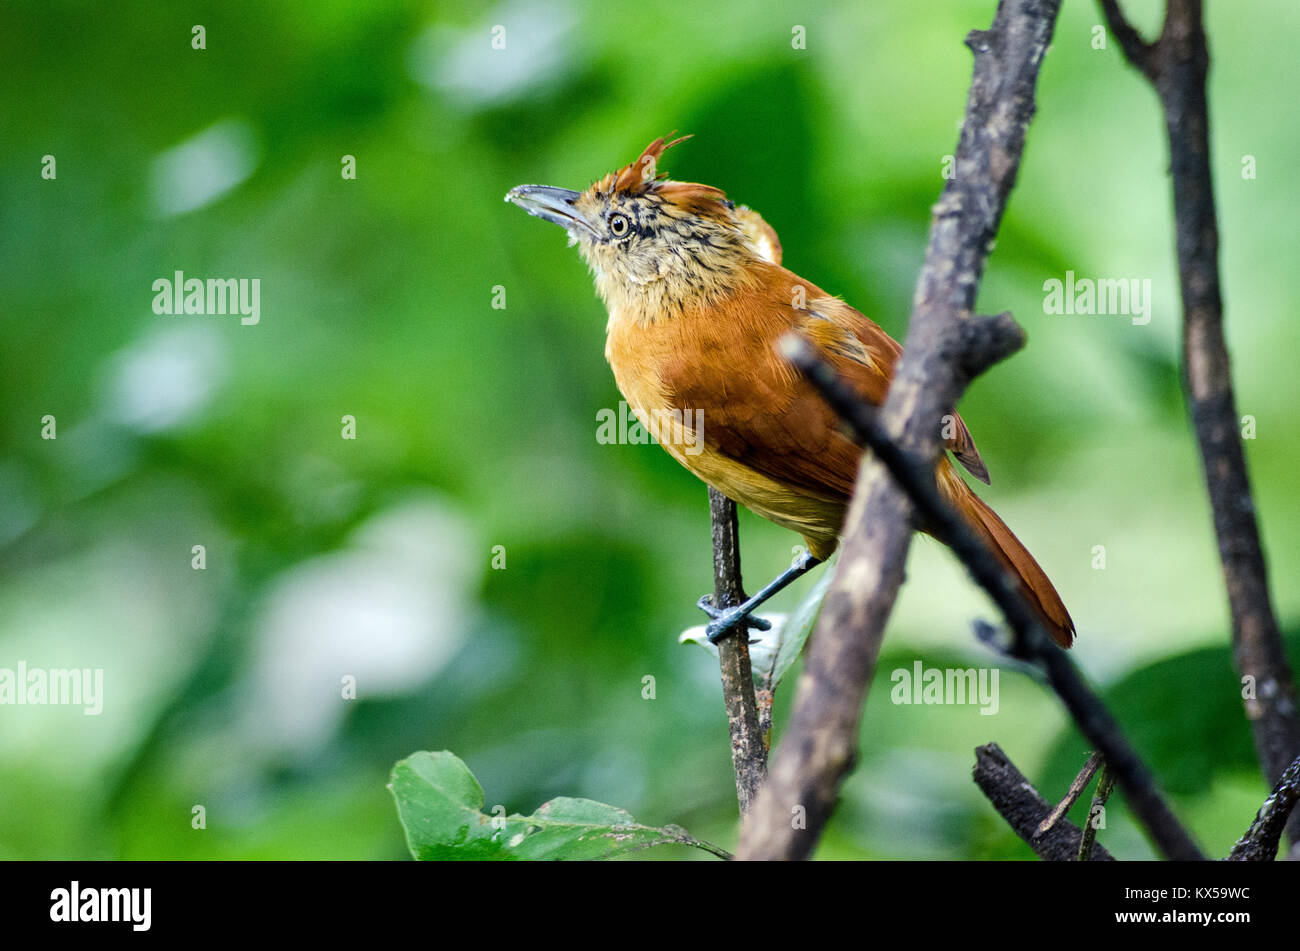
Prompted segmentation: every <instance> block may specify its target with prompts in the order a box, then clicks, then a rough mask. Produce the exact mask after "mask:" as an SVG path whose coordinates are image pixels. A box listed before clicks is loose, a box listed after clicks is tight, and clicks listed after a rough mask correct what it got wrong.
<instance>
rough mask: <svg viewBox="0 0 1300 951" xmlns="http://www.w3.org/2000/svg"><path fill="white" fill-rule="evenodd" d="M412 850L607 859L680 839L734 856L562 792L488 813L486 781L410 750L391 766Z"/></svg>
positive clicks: (451, 759) (452, 759) (444, 756)
mask: <svg viewBox="0 0 1300 951" xmlns="http://www.w3.org/2000/svg"><path fill="white" fill-rule="evenodd" d="M388 788H389V790H391V792H392V794H393V798H394V799H395V800H396V801H397V814H398V816H399V817H400V818H401V820H402V827H403V828H404V829H405V830H406V844H407V846H408V847H409V848H410V850H411V855H412V856H414V857H415V858H416V859H419V860H421V861H431V860H446V859H488V860H512V859H607V858H612V857H613V856H616V855H623V854H626V853H628V852H635V851H638V850H640V849H646V848H650V847H651V846H654V845H665V844H678V845H689V846H693V847H695V848H697V849H703V850H704V851H705V852H710V853H712V854H714V855H717V856H719V857H720V858H729V856H728V855H727V853H726V852H724V851H723V850H722V849H719V848H718V847H717V846H714V845H711V844H709V843H707V842H703V841H701V840H699V839H696V838H694V837H692V836H691V835H689V834H688V833H687V832H686V830H685V829H682V828H680V827H678V826H671V825H670V826H663V827H662V828H655V827H653V826H645V825H641V824H639V823H638V822H636V820H635V819H633V818H632V816H631V815H630V814H629V813H628V812H627V811H625V810H623V809H619V808H618V807H616V806H609V805H606V804H605V803H603V802H594V801H592V800H590V799H571V798H568V797H560V798H558V799H552V800H551V801H550V802H547V803H543V804H542V805H541V806H540V807H539V808H538V809H537V811H536V812H534V813H533V814H532V815H531V816H520V815H511V816H491V815H486V814H485V813H484V812H483V804H484V797H483V787H482V786H480V785H479V784H478V780H477V779H475V778H474V774H473V773H471V772H470V771H469V767H467V766H466V765H465V764H464V763H463V762H462V761H461V760H460V758H459V757H457V756H455V755H454V754H452V753H448V752H445V751H444V752H441V753H427V752H421V753H413V754H412V755H410V756H408V757H407V758H406V759H404V760H401V761H400V762H398V763H397V765H395V766H394V767H393V773H392V781H391V782H390V783H389V786H388Z"/></svg>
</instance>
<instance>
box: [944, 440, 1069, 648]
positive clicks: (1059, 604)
mask: <svg viewBox="0 0 1300 951" xmlns="http://www.w3.org/2000/svg"><path fill="white" fill-rule="evenodd" d="M940 470H941V472H940V477H939V488H940V489H941V490H942V491H943V493H944V494H945V495H947V496H949V498H951V499H952V501H954V502H955V503H956V504H957V506H958V508H960V509H961V511H962V514H964V515H965V516H966V518H967V519H968V520H969V521H970V523H971V525H973V526H974V527H975V528H976V529H977V530H978V531H979V532H980V534H981V535H983V536H984V537H985V538H986V539H987V540H988V541H990V542H992V548H993V550H994V551H995V552H996V553H997V555H998V557H999V559H1000V560H1001V561H1002V564H1003V565H1005V566H1006V567H1007V568H1009V569H1010V570H1011V571H1012V572H1013V573H1014V574H1016V575H1017V576H1018V577H1019V578H1020V583H1021V584H1022V585H1023V587H1024V588H1025V590H1027V591H1028V593H1029V600H1030V603H1031V604H1033V605H1034V606H1035V607H1037V608H1038V613H1039V616H1040V617H1041V619H1042V621H1043V624H1044V626H1045V627H1046V628H1047V633H1049V634H1051V635H1052V640H1054V641H1056V643H1057V644H1059V645H1061V646H1062V647H1069V646H1070V644H1071V643H1073V642H1074V621H1072V620H1071V619H1070V612H1069V611H1067V610H1066V609H1065V603H1064V602H1063V601H1062V600H1061V596H1060V595H1059V594H1057V593H1056V588H1055V587H1054V586H1053V585H1052V582H1051V581H1050V580H1049V579H1048V577H1047V573H1046V572H1044V571H1043V569H1042V568H1041V567H1039V565H1038V562H1036V561H1035V560H1034V556H1033V555H1031V554H1029V549H1027V548H1025V546H1024V545H1023V544H1021V542H1020V539H1018V538H1016V536H1015V534H1014V533H1013V532H1012V531H1011V529H1009V528H1007V525H1006V522H1004V521H1002V519H1000V518H998V515H997V513H996V512H994V511H993V510H992V509H991V508H989V507H988V505H987V504H985V502H984V500H983V499H981V498H980V497H979V496H978V495H976V494H975V493H974V492H973V491H971V488H970V487H969V486H968V485H966V483H965V482H963V481H962V479H961V477H960V476H959V475H957V473H956V472H954V471H952V467H951V466H950V465H948V463H947V460H945V461H944V462H942V463H940ZM942 470H947V471H946V472H944V471H942Z"/></svg>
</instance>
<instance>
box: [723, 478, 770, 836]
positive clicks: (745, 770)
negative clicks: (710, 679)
mask: <svg viewBox="0 0 1300 951" xmlns="http://www.w3.org/2000/svg"><path fill="white" fill-rule="evenodd" d="M709 516H710V518H711V520H712V525H713V603H714V605H715V606H717V607H719V608H723V609H725V608H731V607H735V606H736V605H737V604H740V603H742V602H743V601H744V600H745V592H744V589H743V588H742V587H741V583H740V532H739V527H738V523H737V519H736V503H735V502H733V501H731V499H729V498H727V497H726V496H725V495H723V494H722V493H721V492H719V491H718V490H717V489H713V488H710V489H709ZM745 633H747V631H742V632H741V636H737V637H724V638H723V639H722V640H721V641H719V642H718V665H719V667H720V668H721V670H722V698H723V701H724V702H725V704H726V707H727V724H728V726H729V727H730V729H731V765H732V768H733V769H734V770H735V773H736V799H737V800H738V801H739V803H740V814H741V815H742V816H743V815H745V814H746V813H747V812H749V808H750V806H751V805H752V804H753V802H754V797H755V796H756V795H757V794H758V788H759V786H761V785H762V784H763V778H764V777H765V776H766V775H767V746H766V745H765V744H764V742H763V728H762V725H761V723H760V717H759V710H758V703H757V701H756V700H755V697H754V675H753V672H752V670H751V668H750V663H749V638H748V637H747V636H744V635H745Z"/></svg>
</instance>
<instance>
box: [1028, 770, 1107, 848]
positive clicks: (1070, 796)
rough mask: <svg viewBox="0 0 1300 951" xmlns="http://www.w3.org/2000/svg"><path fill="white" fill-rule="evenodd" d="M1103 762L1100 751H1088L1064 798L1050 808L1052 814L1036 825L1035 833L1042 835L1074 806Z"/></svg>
mask: <svg viewBox="0 0 1300 951" xmlns="http://www.w3.org/2000/svg"><path fill="white" fill-rule="evenodd" d="M1103 762H1105V760H1103V759H1102V758H1101V754H1100V753H1090V754H1089V755H1088V761H1087V762H1086V763H1084V764H1083V769H1081V770H1079V775H1078V776H1075V777H1074V781H1073V782H1072V783H1070V788H1069V789H1067V790H1066V791H1065V798H1064V799H1062V800H1061V801H1060V802H1058V803H1057V804H1056V808H1055V809H1053V810H1052V814H1051V815H1049V816H1048V817H1047V818H1046V819H1044V820H1043V824H1042V825H1040V826H1039V827H1038V831H1037V832H1036V833H1035V835H1042V834H1043V833H1045V832H1047V830H1048V829H1050V828H1052V826H1054V825H1055V824H1056V821H1057V820H1058V819H1060V818H1061V817H1062V816H1063V815H1065V814H1066V813H1067V812H1069V811H1070V810H1071V809H1072V808H1074V804H1075V803H1076V802H1078V801H1079V797H1080V796H1082V795H1083V791H1084V790H1085V789H1087V788H1088V784H1089V783H1090V782H1092V777H1093V776H1095V775H1097V770H1099V769H1100V768H1101V764H1102V763H1103Z"/></svg>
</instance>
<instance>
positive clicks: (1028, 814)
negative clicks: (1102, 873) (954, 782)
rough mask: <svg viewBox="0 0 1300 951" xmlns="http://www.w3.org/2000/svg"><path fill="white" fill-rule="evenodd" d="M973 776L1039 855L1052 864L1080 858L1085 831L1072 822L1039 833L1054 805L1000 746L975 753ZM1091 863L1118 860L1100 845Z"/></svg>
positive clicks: (982, 748)
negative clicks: (1040, 792)
mask: <svg viewBox="0 0 1300 951" xmlns="http://www.w3.org/2000/svg"><path fill="white" fill-rule="evenodd" d="M972 776H973V777H974V779H975V785H977V786H979V788H980V791H981V792H983V793H984V795H985V796H986V797H988V800H989V802H990V803H992V805H993V808H994V809H996V810H997V811H998V814H999V815H1000V816H1002V818H1003V819H1005V820H1006V821H1007V824H1008V825H1009V826H1011V828H1012V829H1013V830H1015V833H1016V835H1018V836H1020V838H1022V839H1024V840H1025V843H1026V844H1027V845H1028V846H1029V847H1030V848H1031V849H1033V850H1034V854H1035V855H1037V856H1038V857H1039V858H1041V859H1043V860H1045V861H1048V862H1071V861H1074V859H1075V858H1076V857H1077V856H1078V854H1079V843H1080V842H1081V841H1083V831H1082V830H1081V829H1080V828H1079V827H1078V826H1076V825H1075V824H1074V823H1072V822H1070V821H1069V820H1068V819H1067V820H1064V821H1060V822H1054V823H1052V825H1051V826H1050V827H1049V828H1048V829H1047V831H1046V832H1042V833H1040V832H1039V831H1038V830H1039V829H1040V828H1041V827H1042V826H1043V825H1044V824H1045V823H1046V822H1047V818H1048V816H1049V815H1050V814H1051V812H1052V804H1051V803H1049V802H1048V801H1047V800H1046V799H1044V798H1043V797H1042V796H1041V795H1040V794H1039V792H1038V790H1037V789H1035V788H1034V787H1033V786H1032V785H1031V784H1030V782H1029V780H1028V779H1026V778H1025V776H1024V774H1023V773H1021V772H1020V770H1018V769H1016V764H1015V763H1013V762H1011V760H1010V758H1009V757H1008V756H1007V754H1006V753H1004V752H1002V748H1001V747H999V746H998V745H997V744H996V743H990V744H988V745H987V746H980V747H977V748H976V749H975V768H974V770H973V771H972ZM1089 861H1093V862H1113V861H1114V857H1113V856H1112V855H1111V854H1110V853H1109V852H1107V851H1106V850H1105V849H1104V848H1103V847H1102V846H1100V845H1098V846H1094V847H1093V849H1092V854H1091V856H1090V857H1089Z"/></svg>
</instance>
